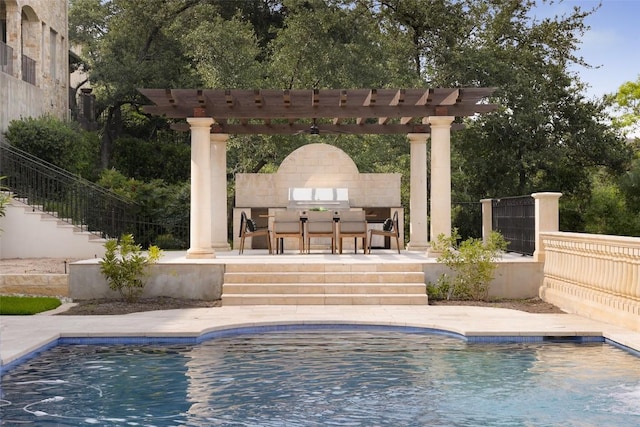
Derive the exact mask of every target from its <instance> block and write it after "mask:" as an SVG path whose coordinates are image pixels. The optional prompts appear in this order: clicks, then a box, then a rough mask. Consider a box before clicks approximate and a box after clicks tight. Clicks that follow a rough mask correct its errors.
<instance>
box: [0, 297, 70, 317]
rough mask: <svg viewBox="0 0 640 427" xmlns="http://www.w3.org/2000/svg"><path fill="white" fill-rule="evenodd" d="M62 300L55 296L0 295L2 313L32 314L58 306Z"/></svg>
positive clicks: (4, 314)
mask: <svg viewBox="0 0 640 427" xmlns="http://www.w3.org/2000/svg"><path fill="white" fill-rule="evenodd" d="M60 304H61V302H60V300H59V299H58V298H53V297H23V296H6V295H4V296H3V295H0V315H3V316H6V315H31V314H37V313H42V312H44V311H49V310H53V309H54V308H58V307H59V306H60Z"/></svg>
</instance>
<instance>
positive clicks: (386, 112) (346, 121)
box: [140, 88, 497, 134]
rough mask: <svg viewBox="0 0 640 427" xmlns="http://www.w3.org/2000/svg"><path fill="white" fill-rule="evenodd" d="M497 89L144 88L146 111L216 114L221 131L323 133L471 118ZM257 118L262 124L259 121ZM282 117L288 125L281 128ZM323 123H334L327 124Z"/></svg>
mask: <svg viewBox="0 0 640 427" xmlns="http://www.w3.org/2000/svg"><path fill="white" fill-rule="evenodd" d="M493 91H494V89H493V88H427V89H425V88H416V89H403V88H401V89H312V90H308V89H307V90H297V89H288V90H272V89H262V90H240V89H140V93H142V94H143V95H145V96H146V97H147V98H148V99H149V100H150V101H151V102H152V104H153V105H147V106H144V107H143V108H144V111H145V112H146V113H149V114H156V115H163V116H166V117H168V118H174V119H184V118H187V117H192V116H193V114H194V111H198V112H199V114H205V115H206V116H209V117H212V118H214V120H215V121H216V123H218V124H219V126H218V127H217V129H219V130H220V131H222V129H224V130H225V131H227V132H229V133H242V134H245V133H251V132H253V133H267V134H275V133H284V134H290V133H292V131H291V130H286V129H293V131H294V132H298V131H300V130H303V129H302V128H298V126H301V127H304V126H309V125H308V123H309V122H310V121H312V120H317V121H318V123H319V126H320V130H321V131H322V128H323V126H324V127H326V126H334V127H335V128H333V129H331V128H327V129H326V131H327V132H336V133H339V132H345V133H346V132H348V133H357V134H364V133H380V134H390V133H404V132H414V127H415V126H422V122H423V121H424V119H425V118H427V117H432V116H439V115H448V116H455V117H465V116H472V115H475V114H479V113H480V114H481V113H485V112H490V111H495V110H496V109H497V105H495V104H489V103H486V98H487V97H488V96H490V95H491V94H492V93H493ZM196 108H197V110H196ZM256 120H258V121H261V122H262V124H261V125H259V126H258V125H254V124H253V123H254V122H255V121H256ZM279 121H280V122H282V123H284V124H285V126H279V125H278V126H276V124H275V123H276V122H279ZM299 121H303V122H306V123H298V122H299ZM323 122H330V123H329V124H326V125H322V124H321V123H323ZM368 122H371V123H368ZM229 123H232V124H229ZM233 123H239V124H238V125H237V126H236V125H233ZM417 124H418V125H417ZM234 126H235V127H234ZM347 127H348V128H347ZM341 129H342V130H341Z"/></svg>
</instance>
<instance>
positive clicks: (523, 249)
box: [491, 196, 536, 255]
mask: <svg viewBox="0 0 640 427" xmlns="http://www.w3.org/2000/svg"><path fill="white" fill-rule="evenodd" d="M491 215H492V229H493V230H494V231H499V232H500V233H501V234H502V236H504V238H505V240H507V241H508V242H509V245H508V246H507V250H508V251H509V252H516V253H520V254H523V255H533V251H534V250H535V243H536V242H535V231H536V223H535V200H534V199H533V197H531V196H519V197H507V198H504V199H495V200H492V201H491Z"/></svg>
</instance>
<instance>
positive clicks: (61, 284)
mask: <svg viewBox="0 0 640 427" xmlns="http://www.w3.org/2000/svg"><path fill="white" fill-rule="evenodd" d="M0 293H1V294H24V295H46V296H60V297H68V296H69V276H68V275H67V274H0Z"/></svg>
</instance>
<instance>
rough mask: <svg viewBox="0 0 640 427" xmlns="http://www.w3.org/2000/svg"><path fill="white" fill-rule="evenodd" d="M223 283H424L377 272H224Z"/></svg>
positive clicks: (417, 276) (414, 276)
mask: <svg viewBox="0 0 640 427" xmlns="http://www.w3.org/2000/svg"><path fill="white" fill-rule="evenodd" d="M224 283H424V273H422V272H379V271H361V272H288V271H287V272H253V273H249V272H244V273H229V272H226V273H225V274H224Z"/></svg>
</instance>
